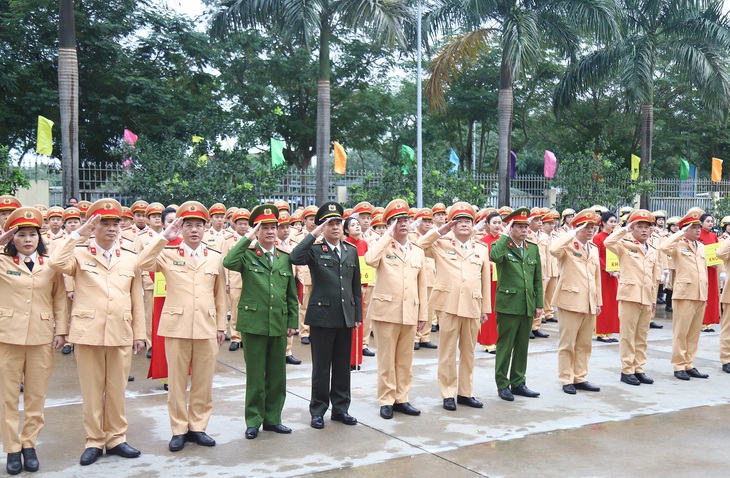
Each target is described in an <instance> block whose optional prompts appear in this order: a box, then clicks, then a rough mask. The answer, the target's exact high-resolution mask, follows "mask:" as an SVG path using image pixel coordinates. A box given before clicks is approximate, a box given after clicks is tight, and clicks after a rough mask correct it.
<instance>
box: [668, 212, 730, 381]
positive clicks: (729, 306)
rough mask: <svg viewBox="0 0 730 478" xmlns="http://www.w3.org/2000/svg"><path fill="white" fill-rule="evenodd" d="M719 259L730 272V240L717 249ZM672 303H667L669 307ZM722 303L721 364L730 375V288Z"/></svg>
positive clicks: (724, 294)
mask: <svg viewBox="0 0 730 478" xmlns="http://www.w3.org/2000/svg"><path fill="white" fill-rule="evenodd" d="M723 221H724V219H723ZM717 257H718V258H720V259H722V260H723V264H724V266H725V270H730V240H728V239H727V238H726V239H725V240H723V241H721V244H720V247H718V248H717ZM670 292H671V291H670ZM670 303H671V302H669V301H667V306H669V304H670ZM720 303H721V304H723V307H722V318H721V320H720V363H722V370H723V372H726V373H730V287H728V286H725V288H724V289H723V290H722V296H721V297H720Z"/></svg>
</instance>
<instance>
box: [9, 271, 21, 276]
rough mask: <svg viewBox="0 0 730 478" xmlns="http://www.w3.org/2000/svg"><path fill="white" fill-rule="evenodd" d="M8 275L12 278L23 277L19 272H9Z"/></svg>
mask: <svg viewBox="0 0 730 478" xmlns="http://www.w3.org/2000/svg"><path fill="white" fill-rule="evenodd" d="M6 274H9V275H11V276H19V275H21V274H20V272H18V271H7V272H6Z"/></svg>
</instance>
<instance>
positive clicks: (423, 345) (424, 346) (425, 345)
mask: <svg viewBox="0 0 730 478" xmlns="http://www.w3.org/2000/svg"><path fill="white" fill-rule="evenodd" d="M421 348H422V349H437V348H439V346H438V345H436V344H435V343H433V342H421Z"/></svg>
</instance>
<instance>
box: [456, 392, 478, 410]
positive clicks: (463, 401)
mask: <svg viewBox="0 0 730 478" xmlns="http://www.w3.org/2000/svg"><path fill="white" fill-rule="evenodd" d="M456 403H458V404H459V405H466V406H468V407H471V408H482V407H483V406H484V404H483V403H482V402H480V401H479V400H477V399H476V398H474V397H465V396H463V395H457V396H456Z"/></svg>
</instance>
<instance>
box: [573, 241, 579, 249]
mask: <svg viewBox="0 0 730 478" xmlns="http://www.w3.org/2000/svg"><path fill="white" fill-rule="evenodd" d="M573 247H575V248H576V249H580V246H579V245H578V241H573Z"/></svg>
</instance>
